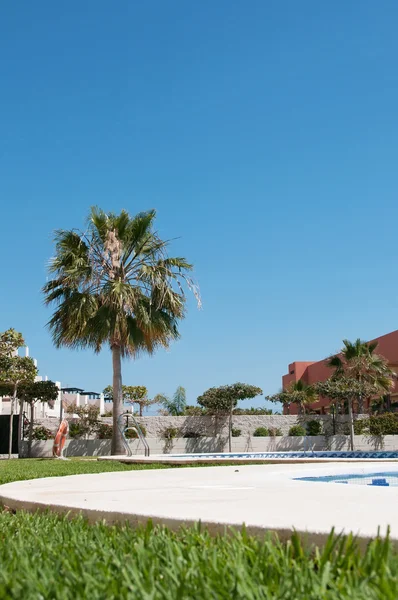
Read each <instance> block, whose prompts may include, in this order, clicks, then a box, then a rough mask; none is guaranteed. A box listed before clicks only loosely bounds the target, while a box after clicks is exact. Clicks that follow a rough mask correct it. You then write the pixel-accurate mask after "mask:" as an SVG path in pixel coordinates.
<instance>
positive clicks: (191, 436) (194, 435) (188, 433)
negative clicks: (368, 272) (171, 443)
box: [182, 431, 203, 439]
mask: <svg viewBox="0 0 398 600" xmlns="http://www.w3.org/2000/svg"><path fill="white" fill-rule="evenodd" d="M182 437H184V438H187V439H196V438H200V437H203V436H202V435H201V434H200V433H198V432H197V431H186V432H185V433H184V435H183V436H182Z"/></svg>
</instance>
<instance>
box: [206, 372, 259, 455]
mask: <svg viewBox="0 0 398 600" xmlns="http://www.w3.org/2000/svg"><path fill="white" fill-rule="evenodd" d="M262 393H263V392H262V390H261V388H259V387H256V386H255V385H249V384H247V383H234V384H233V385H223V386H221V387H218V388H215V387H213V388H210V389H208V390H207V391H206V392H205V393H204V394H202V396H199V398H198V404H200V405H201V406H203V407H204V408H206V409H207V410H208V412H209V413H213V414H225V415H229V426H228V447H229V451H230V452H231V451H232V414H233V410H234V408H235V406H236V405H237V404H238V401H239V400H247V399H249V398H255V397H256V396H259V395H260V394H262Z"/></svg>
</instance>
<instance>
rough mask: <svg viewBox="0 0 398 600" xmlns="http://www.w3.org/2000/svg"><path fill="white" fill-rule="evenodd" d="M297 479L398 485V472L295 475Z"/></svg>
mask: <svg viewBox="0 0 398 600" xmlns="http://www.w3.org/2000/svg"><path fill="white" fill-rule="evenodd" d="M294 480H295V481H312V482H323V483H345V484H350V485H352V484H354V485H371V486H376V487H398V472H397V471H395V472H394V471H392V472H391V471H389V472H383V473H348V474H346V475H344V474H339V475H321V476H318V477H295V478H294Z"/></svg>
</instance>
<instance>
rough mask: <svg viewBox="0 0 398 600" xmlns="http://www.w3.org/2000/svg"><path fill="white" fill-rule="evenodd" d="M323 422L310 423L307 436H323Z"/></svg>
mask: <svg viewBox="0 0 398 600" xmlns="http://www.w3.org/2000/svg"><path fill="white" fill-rule="evenodd" d="M321 431H322V421H315V420H314V421H308V423H307V435H321Z"/></svg>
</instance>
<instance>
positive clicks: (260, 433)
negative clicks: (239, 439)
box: [253, 427, 269, 437]
mask: <svg viewBox="0 0 398 600" xmlns="http://www.w3.org/2000/svg"><path fill="white" fill-rule="evenodd" d="M268 436H269V431H268V429H267V428H266V427H257V429H256V430H255V431H254V432H253V437H268Z"/></svg>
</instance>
